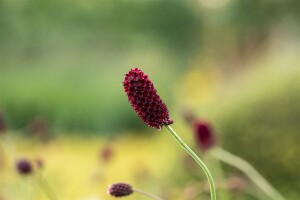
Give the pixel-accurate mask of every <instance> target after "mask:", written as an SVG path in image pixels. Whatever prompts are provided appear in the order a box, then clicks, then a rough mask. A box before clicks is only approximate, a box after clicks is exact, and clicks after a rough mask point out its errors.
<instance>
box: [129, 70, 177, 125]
mask: <svg viewBox="0 0 300 200" xmlns="http://www.w3.org/2000/svg"><path fill="white" fill-rule="evenodd" d="M123 86H124V91H125V92H126V94H127V97H128V101H129V102H130V104H131V106H132V107H133V109H134V110H135V112H136V113H137V114H138V116H139V117H140V118H141V119H142V121H143V122H144V123H145V124H147V125H148V126H150V127H152V128H156V129H158V130H160V129H161V128H162V126H163V125H169V124H172V123H173V120H171V119H170V118H169V111H168V109H167V106H166V104H165V103H164V102H163V101H162V100H161V98H160V97H159V96H158V94H157V92H156V89H155V88H154V85H153V83H152V81H151V80H150V79H149V78H148V75H146V74H144V72H142V71H141V70H140V69H138V68H135V69H131V70H130V71H129V72H128V73H127V74H125V79H124V81H123Z"/></svg>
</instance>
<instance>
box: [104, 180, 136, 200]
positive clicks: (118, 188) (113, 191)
mask: <svg viewBox="0 0 300 200" xmlns="http://www.w3.org/2000/svg"><path fill="white" fill-rule="evenodd" d="M107 193H108V194H110V195H111V196H114V197H125V196H128V195H131V194H132V193H133V189H132V186H131V185H129V184H128V183H115V184H112V185H110V186H109V187H108V190H107Z"/></svg>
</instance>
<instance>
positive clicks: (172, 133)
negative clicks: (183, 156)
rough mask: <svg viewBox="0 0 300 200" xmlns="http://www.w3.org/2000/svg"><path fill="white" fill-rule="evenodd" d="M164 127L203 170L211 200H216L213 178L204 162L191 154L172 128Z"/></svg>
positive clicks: (191, 151)
mask: <svg viewBox="0 0 300 200" xmlns="http://www.w3.org/2000/svg"><path fill="white" fill-rule="evenodd" d="M165 127H166V128H167V129H168V130H169V132H170V133H171V135H172V136H173V137H174V138H175V140H176V141H177V142H178V143H179V144H181V146H182V147H183V148H184V150H186V151H187V152H188V153H189V154H190V156H192V158H193V159H194V160H195V161H196V162H197V163H198V164H199V165H200V167H201V168H202V169H203V171H204V172H205V175H206V177H207V179H208V183H209V188H210V196H211V200H216V199H217V195H216V187H215V184H214V180H213V177H212V175H211V173H210V171H209V169H208V168H207V167H206V165H205V164H204V162H203V161H202V160H201V159H200V158H199V157H198V156H197V155H196V154H195V153H194V152H193V150H192V149H190V147H189V146H188V145H187V144H185V143H184V142H183V141H182V139H181V138H180V137H179V135H178V134H177V133H176V132H175V131H174V130H173V128H172V127H171V126H170V125H165Z"/></svg>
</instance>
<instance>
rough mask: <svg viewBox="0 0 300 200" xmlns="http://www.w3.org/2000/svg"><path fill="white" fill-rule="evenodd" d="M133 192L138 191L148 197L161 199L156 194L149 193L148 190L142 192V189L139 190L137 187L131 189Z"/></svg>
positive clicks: (156, 199)
mask: <svg viewBox="0 0 300 200" xmlns="http://www.w3.org/2000/svg"><path fill="white" fill-rule="evenodd" d="M133 191H134V192H137V193H140V194H142V195H145V196H147V197H150V198H151V199H155V200H162V199H161V198H159V197H157V196H154V195H153V194H150V193H148V192H144V191H142V190H139V189H133Z"/></svg>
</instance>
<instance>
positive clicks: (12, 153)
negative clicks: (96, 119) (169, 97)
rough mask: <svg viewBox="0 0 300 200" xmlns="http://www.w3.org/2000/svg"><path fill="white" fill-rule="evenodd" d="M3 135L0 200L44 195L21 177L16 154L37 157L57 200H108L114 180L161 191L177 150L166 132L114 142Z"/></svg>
mask: <svg viewBox="0 0 300 200" xmlns="http://www.w3.org/2000/svg"><path fill="white" fill-rule="evenodd" d="M8 134H9V133H8ZM8 134H7V135H6V137H5V138H4V139H3V140H2V146H3V148H4V149H5V151H4V155H5V160H4V162H2V166H1V168H0V174H1V182H0V188H1V194H3V195H7V196H4V198H5V199H15V200H17V199H47V198H46V196H44V193H43V191H41V188H40V187H39V186H37V182H36V180H35V178H34V176H31V175H29V176H23V177H22V176H21V175H19V174H18V173H17V171H16V170H15V169H16V168H15V162H16V161H17V159H19V158H23V157H25V158H29V159H30V160H32V161H34V160H35V159H41V160H42V161H43V162H44V167H43V169H42V173H43V174H44V176H45V177H46V178H47V179H48V182H49V184H50V185H51V186H52V188H54V190H55V191H56V193H57V194H58V196H59V198H60V199H89V198H91V197H93V198H91V199H94V198H95V199H110V197H109V196H108V195H107V194H106V190H107V186H108V185H109V184H111V183H116V182H126V183H130V184H132V185H133V186H135V185H138V187H137V188H140V189H145V190H147V189H148V190H150V192H153V193H154V194H155V193H161V191H160V190H159V186H161V184H162V183H161V180H165V179H166V178H167V176H168V175H169V173H168V171H169V170H170V166H172V165H173V163H174V161H175V158H176V155H175V154H174V150H177V149H174V146H176V144H175V143H172V142H166V140H170V139H171V138H167V137H170V136H169V135H166V134H165V132H160V133H154V134H153V135H151V136H147V137H145V136H137V134H136V136H129V137H122V138H121V137H120V138H116V139H114V141H113V142H110V141H108V140H107V139H103V138H98V137H92V138H82V137H70V136H62V137H59V138H57V139H54V140H51V141H48V142H39V141H37V140H34V141H33V140H32V139H29V138H24V137H22V138H20V137H15V136H13V137H11V136H8ZM105 148H110V150H111V151H112V153H111V158H109V159H108V160H105V159H104V158H102V157H103V155H102V151H103V150H104V149H105ZM8 152H9V153H8ZM2 156H3V155H2ZM158 182H160V183H158ZM142 187H145V188H142ZM112 199H113V198H112ZM128 199H140V196H139V195H138V194H136V195H132V197H129V198H128Z"/></svg>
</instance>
